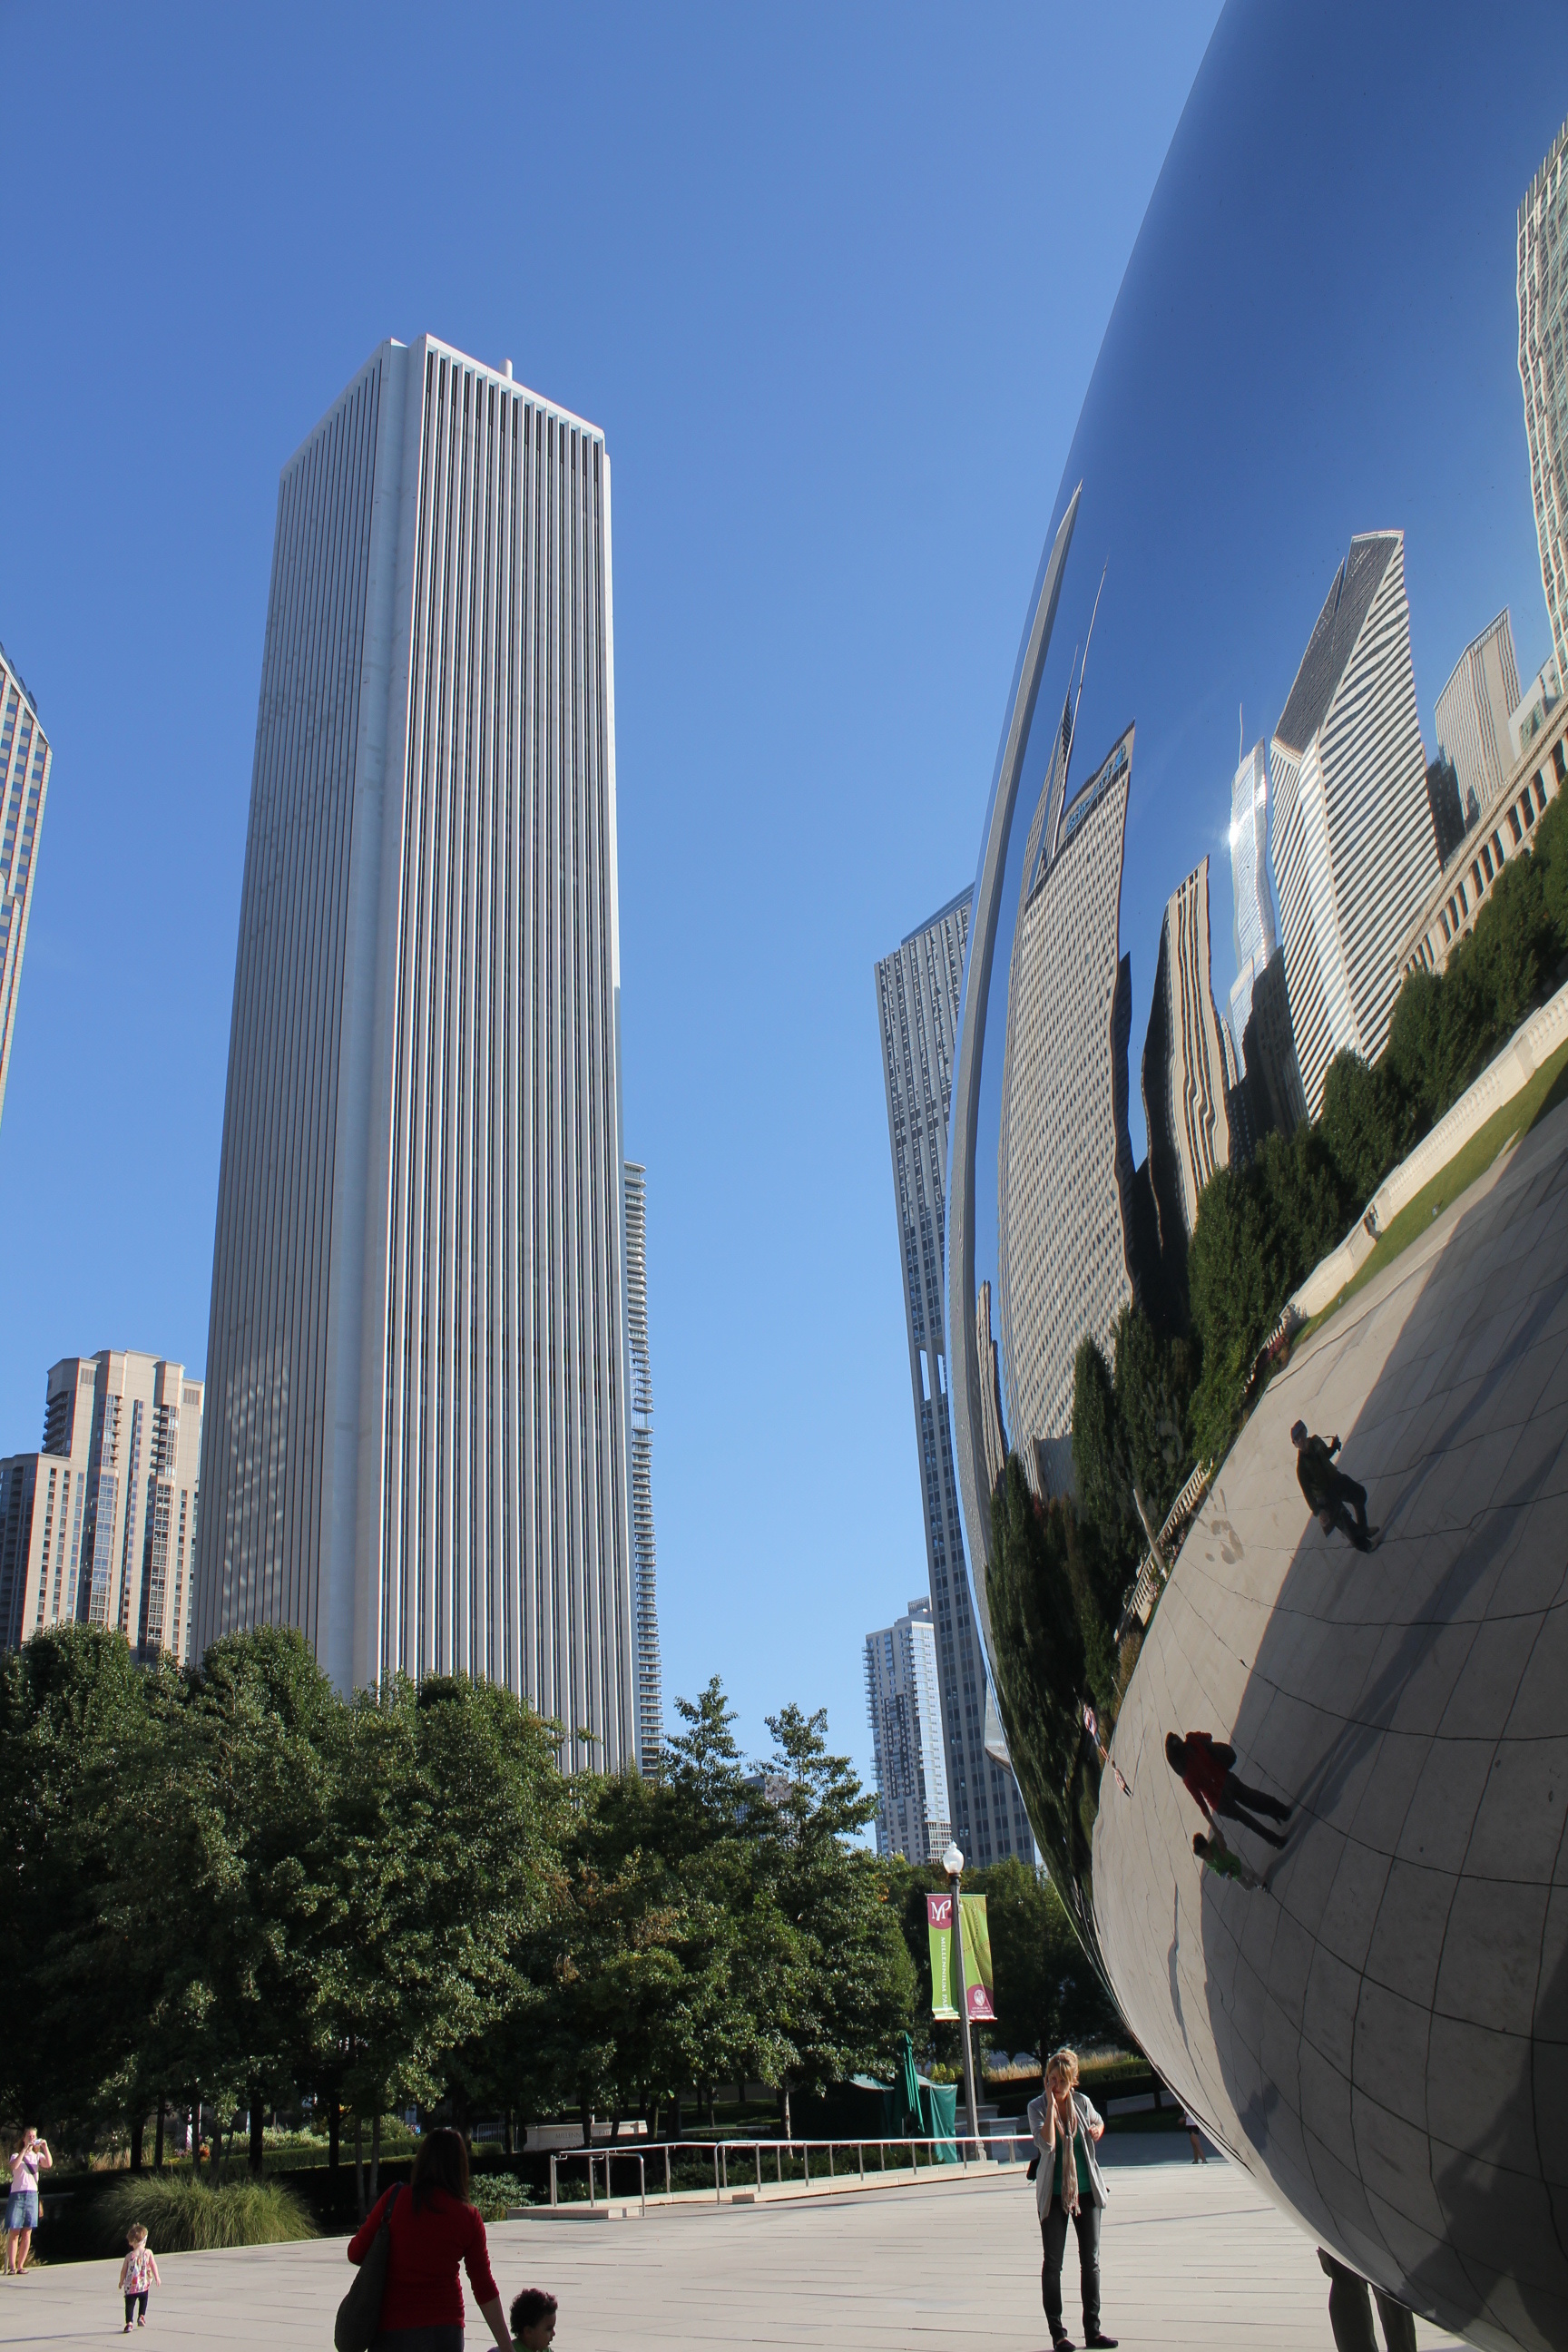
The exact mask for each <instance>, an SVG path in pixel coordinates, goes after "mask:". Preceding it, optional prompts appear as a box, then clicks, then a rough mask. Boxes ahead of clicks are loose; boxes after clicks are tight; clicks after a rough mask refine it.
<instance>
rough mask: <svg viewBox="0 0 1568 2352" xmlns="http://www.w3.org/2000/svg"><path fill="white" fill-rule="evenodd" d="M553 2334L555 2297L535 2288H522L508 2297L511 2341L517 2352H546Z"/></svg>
mask: <svg viewBox="0 0 1568 2352" xmlns="http://www.w3.org/2000/svg"><path fill="white" fill-rule="evenodd" d="M554 2333H555V2297H554V2296H553V2295H552V2294H545V2292H544V2289H543V2288H542V2287H539V2286H525V2287H524V2288H523V2290H522V2293H521V2294H519V2295H514V2296H513V2297H512V2305H511V2340H512V2343H513V2344H514V2345H515V2346H516V2347H517V2352H546V2347H548V2345H549V2342H550V2339H551V2337H552V2336H553V2335H554Z"/></svg>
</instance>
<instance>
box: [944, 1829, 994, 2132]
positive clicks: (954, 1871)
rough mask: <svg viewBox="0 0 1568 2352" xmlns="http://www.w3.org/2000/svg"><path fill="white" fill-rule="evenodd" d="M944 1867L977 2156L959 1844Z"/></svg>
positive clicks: (967, 2099)
mask: <svg viewBox="0 0 1568 2352" xmlns="http://www.w3.org/2000/svg"><path fill="white" fill-rule="evenodd" d="M942 1868H943V1870H945V1871H946V1873H947V1883H948V1885H949V1886H950V1887H951V1888H952V1958H953V1964H954V1968H955V1969H956V1972H957V1976H958V2027H959V2032H961V2033H962V2034H963V2105H964V2108H965V2111H966V2113H967V2115H968V2118H969V2137H970V2138H971V2139H972V2140H973V2142H974V2153H975V2156H976V2157H977V2158H982V2157H984V2153H985V2151H984V2148H983V2147H981V2145H980V2110H979V2108H978V2106H977V2105H975V2099H974V2055H973V2051H972V2050H971V2048H970V2046H969V1990H968V1987H967V1986H966V1985H965V1983H964V1981H963V1912H962V1910H961V1909H960V1905H959V1886H960V1885H961V1883H962V1881H963V1854H962V1853H960V1852H959V1850H958V1847H957V1846H956V1844H954V1845H950V1846H949V1847H948V1849H947V1852H946V1853H944V1854H943V1855H942Z"/></svg>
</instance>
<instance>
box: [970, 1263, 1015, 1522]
mask: <svg viewBox="0 0 1568 2352" xmlns="http://www.w3.org/2000/svg"><path fill="white" fill-rule="evenodd" d="M974 1336H975V1339H976V1342H977V1343H978V1346H979V1350H980V1444H981V1450H982V1452H983V1453H984V1456H985V1491H986V1494H987V1495H988V1496H994V1494H995V1492H996V1482H997V1480H998V1479H999V1478H1000V1477H1001V1475H1002V1473H1003V1471H1004V1470H1005V1468H1006V1467H1007V1424H1006V1423H1005V1421H1004V1420H1003V1418H1002V1375H1001V1369H1000V1366H999V1365H998V1362H997V1359H996V1335H995V1333H994V1330H993V1329H992V1327H991V1285H990V1283H989V1282H983V1283H982V1284H981V1286H980V1288H979V1290H978V1292H977V1293H976V1295H975V1300H974Z"/></svg>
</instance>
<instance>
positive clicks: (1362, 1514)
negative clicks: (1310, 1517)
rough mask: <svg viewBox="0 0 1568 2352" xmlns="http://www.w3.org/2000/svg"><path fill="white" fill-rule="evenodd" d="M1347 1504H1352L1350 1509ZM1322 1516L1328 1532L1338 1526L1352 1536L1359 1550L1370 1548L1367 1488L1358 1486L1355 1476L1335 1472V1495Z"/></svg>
mask: <svg viewBox="0 0 1568 2352" xmlns="http://www.w3.org/2000/svg"><path fill="white" fill-rule="evenodd" d="M1347 1504H1349V1506H1350V1509H1349V1510H1347V1509H1346V1507H1345V1506H1346V1505H1347ZM1352 1511H1353V1512H1354V1514H1355V1517H1353V1518H1352V1517H1351V1512H1352ZM1322 1517H1323V1527H1324V1530H1325V1532H1326V1533H1331V1532H1332V1530H1333V1529H1334V1528H1338V1529H1339V1531H1340V1533H1341V1534H1342V1535H1344V1536H1348V1537H1349V1538H1350V1539H1351V1541H1352V1543H1353V1544H1354V1546H1355V1548H1356V1549H1357V1551H1366V1550H1367V1549H1370V1542H1369V1538H1368V1535H1367V1526H1366V1488H1365V1487H1364V1486H1357V1484H1356V1482H1355V1480H1354V1479H1353V1478H1347V1477H1346V1476H1345V1475H1344V1473H1343V1471H1342V1470H1339V1471H1336V1472H1335V1473H1334V1497H1333V1500H1332V1502H1331V1503H1328V1504H1325V1506H1324V1507H1323V1514H1322Z"/></svg>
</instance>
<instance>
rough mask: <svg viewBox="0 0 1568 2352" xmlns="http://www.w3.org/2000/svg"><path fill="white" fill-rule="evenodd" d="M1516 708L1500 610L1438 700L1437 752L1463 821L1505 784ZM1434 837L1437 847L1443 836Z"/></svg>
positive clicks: (1514, 676) (1514, 666)
mask: <svg viewBox="0 0 1568 2352" xmlns="http://www.w3.org/2000/svg"><path fill="white" fill-rule="evenodd" d="M1518 708H1519V662H1518V658H1517V656H1515V653H1514V650H1513V625H1512V623H1511V622H1510V619H1509V616H1508V611H1507V607H1506V606H1505V607H1504V609H1503V611H1502V612H1500V614H1498V616H1497V619H1496V620H1495V621H1493V622H1491V623H1490V624H1489V626H1488V627H1486V628H1484V629H1483V630H1482V631H1481V634H1480V635H1479V637H1477V638H1476V639H1475V640H1474V642H1473V643H1472V644H1470V645H1468V646H1466V647H1465V650H1464V652H1463V653H1462V654H1461V655H1460V656H1459V658H1458V661H1457V662H1456V663H1455V665H1454V670H1453V675H1452V676H1451V677H1450V678H1449V680H1448V683H1447V686H1446V687H1445V688H1443V691H1442V693H1441V694H1440V695H1439V696H1438V697H1437V743H1438V748H1439V751H1440V752H1441V754H1442V755H1443V756H1445V757H1446V758H1447V759H1448V760H1450V761H1452V762H1453V768H1454V775H1455V780H1456V782H1458V788H1459V807H1460V810H1461V812H1463V813H1464V814H1466V815H1467V816H1468V814H1469V810H1470V807H1471V803H1472V799H1473V801H1474V803H1475V805H1476V806H1477V807H1478V808H1484V807H1486V806H1487V804H1488V803H1489V802H1491V801H1495V800H1496V799H1497V797H1498V794H1499V793H1500V792H1501V791H1502V790H1503V787H1504V785H1505V784H1506V783H1507V782H1508V773H1509V770H1510V768H1511V766H1512V765H1513V757H1514V755H1513V751H1512V748H1511V746H1510V742H1509V735H1508V722H1509V719H1510V717H1511V716H1512V714H1513V712H1514V711H1515V710H1516V709H1518ZM1434 830H1435V831H1436V827H1434ZM1437 838H1438V843H1439V847H1440V848H1441V844H1442V835H1440V834H1439V835H1438V836H1437ZM1452 846H1454V845H1450V852H1449V853H1445V854H1451V848H1452Z"/></svg>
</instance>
